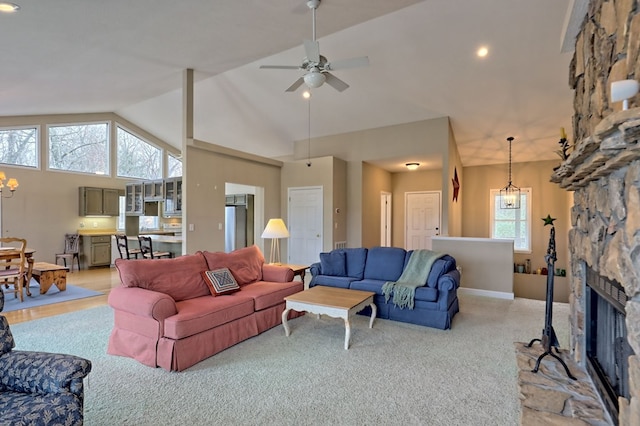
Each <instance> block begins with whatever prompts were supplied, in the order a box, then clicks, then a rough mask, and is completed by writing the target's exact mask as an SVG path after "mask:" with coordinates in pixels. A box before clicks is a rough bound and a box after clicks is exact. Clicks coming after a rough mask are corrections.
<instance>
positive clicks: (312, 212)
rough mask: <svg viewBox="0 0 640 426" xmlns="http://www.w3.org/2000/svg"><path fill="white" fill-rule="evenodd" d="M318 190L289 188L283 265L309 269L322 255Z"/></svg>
mask: <svg viewBox="0 0 640 426" xmlns="http://www.w3.org/2000/svg"><path fill="white" fill-rule="evenodd" d="M322 207H323V203H322V187H305V188H289V214H288V217H289V224H288V226H289V234H290V236H289V250H288V259H287V263H291V264H294V265H311V264H312V263H314V262H317V261H318V260H319V259H320V252H321V251H322Z"/></svg>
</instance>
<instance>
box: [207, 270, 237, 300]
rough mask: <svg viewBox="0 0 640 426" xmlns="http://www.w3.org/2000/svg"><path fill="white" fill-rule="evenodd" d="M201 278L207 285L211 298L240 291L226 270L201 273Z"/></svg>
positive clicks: (229, 272)
mask: <svg viewBox="0 0 640 426" xmlns="http://www.w3.org/2000/svg"><path fill="white" fill-rule="evenodd" d="M202 277H203V278H204V282H206V283H207V286H208V287H209V291H210V292H211V295H212V296H220V295H223V294H230V293H234V292H236V291H238V290H240V286H238V283H237V282H236V279H235V278H233V275H232V274H231V271H229V269H228V268H221V269H217V270H215V271H203V272H202Z"/></svg>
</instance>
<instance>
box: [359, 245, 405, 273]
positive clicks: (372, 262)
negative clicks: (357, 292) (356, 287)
mask: <svg viewBox="0 0 640 426" xmlns="http://www.w3.org/2000/svg"><path fill="white" fill-rule="evenodd" d="M405 255H406V251H405V250H404V249H402V248H399V247H373V248H370V249H369V251H368V253H367V263H366V265H365V268H364V278H365V279H366V278H370V279H375V280H381V281H396V280H397V279H398V278H400V275H402V270H403V269H404V259H405Z"/></svg>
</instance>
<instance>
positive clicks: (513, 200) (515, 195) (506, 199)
mask: <svg viewBox="0 0 640 426" xmlns="http://www.w3.org/2000/svg"><path fill="white" fill-rule="evenodd" d="M507 140H508V141H509V183H508V184H507V186H505V187H504V188H502V189H501V190H500V208H501V209H519V208H520V188H518V187H517V186H515V185H514V184H513V183H512V182H511V142H513V136H509V137H508V138H507Z"/></svg>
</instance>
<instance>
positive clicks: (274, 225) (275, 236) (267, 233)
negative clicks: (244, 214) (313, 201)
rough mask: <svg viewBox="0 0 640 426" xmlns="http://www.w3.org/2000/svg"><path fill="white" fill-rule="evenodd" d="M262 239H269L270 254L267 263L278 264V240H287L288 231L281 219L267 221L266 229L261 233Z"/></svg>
mask: <svg viewBox="0 0 640 426" xmlns="http://www.w3.org/2000/svg"><path fill="white" fill-rule="evenodd" d="M262 238H271V253H269V263H276V264H279V263H280V238H289V231H288V230H287V227H286V226H285V224H284V221H283V220H282V219H279V218H278V219H269V222H268V223H267V227H266V228H264V231H263V232H262Z"/></svg>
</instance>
